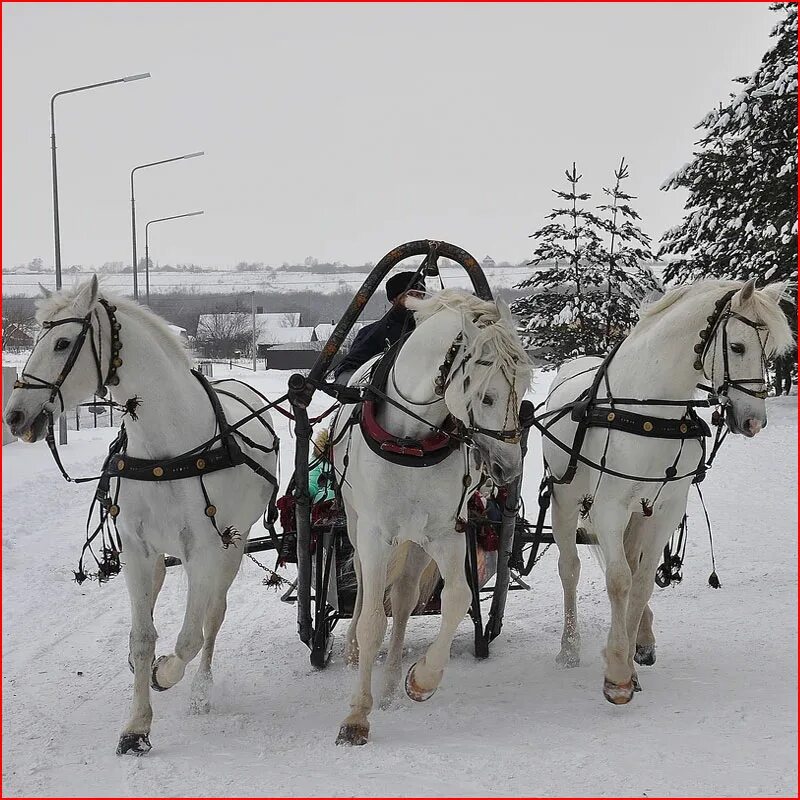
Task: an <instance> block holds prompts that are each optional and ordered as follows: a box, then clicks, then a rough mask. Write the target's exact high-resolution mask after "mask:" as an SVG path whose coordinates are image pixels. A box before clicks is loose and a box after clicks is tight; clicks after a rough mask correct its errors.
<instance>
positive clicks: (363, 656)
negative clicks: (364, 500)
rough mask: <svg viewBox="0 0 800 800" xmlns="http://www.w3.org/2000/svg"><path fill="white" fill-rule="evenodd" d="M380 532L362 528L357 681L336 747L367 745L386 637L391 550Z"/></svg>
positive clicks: (360, 537) (357, 631) (357, 626)
mask: <svg viewBox="0 0 800 800" xmlns="http://www.w3.org/2000/svg"><path fill="white" fill-rule="evenodd" d="M378 535H379V533H378V531H376V530H369V531H364V528H363V525H362V526H361V527H359V534H358V545H359V559H360V561H361V575H360V579H359V587H360V589H361V593H362V595H363V600H362V608H361V613H360V614H359V617H358V623H357V625H356V639H357V642H358V654H359V655H358V681H357V684H356V689H355V691H354V692H353V696H352V698H351V700H350V714H349V715H348V716H347V717H345V719H344V721H343V722H342V725H341V727H340V728H339V735H338V736H337V737H336V744H355V745H361V744H366V743H367V738H368V736H369V721H368V720H367V715H368V714H369V712H370V711H371V710H372V668H373V666H374V664H375V656H376V655H377V654H378V648H379V647H380V646H381V642H383V637H384V635H385V634H386V609H385V608H384V606H383V596H384V593H385V591H386V570H387V567H388V564H389V555H390V547H389V545H388V544H386V543H384V542H383V541H380V540H379V539H378Z"/></svg>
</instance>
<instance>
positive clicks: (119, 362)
mask: <svg viewBox="0 0 800 800" xmlns="http://www.w3.org/2000/svg"><path fill="white" fill-rule="evenodd" d="M111 363H112V364H113V365H114V366H115V367H121V366H122V359H121V358H115V359H114V360H113V361H112V362H111Z"/></svg>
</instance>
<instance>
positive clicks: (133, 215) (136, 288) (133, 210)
mask: <svg viewBox="0 0 800 800" xmlns="http://www.w3.org/2000/svg"><path fill="white" fill-rule="evenodd" d="M204 155H205V153H204V152H203V151H202V150H200V151H199V152H197V153H187V154H186V155H185V156H175V157H174V158H165V159H163V160H161V161H151V162H150V163H149V164H139V166H138V167H134V168H133V169H132V170H131V238H132V239H133V264H132V267H133V296H134V298H135V299H136V300H138V299H139V275H138V271H137V264H136V199H135V196H134V191H133V176H134V174H135V173H136V170H137V169H145V168H147V167H156V166H158V165H159V164H169V163H171V162H172V161H183V159H185V158H196V157H197V156H204Z"/></svg>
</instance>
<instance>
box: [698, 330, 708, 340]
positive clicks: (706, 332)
mask: <svg viewBox="0 0 800 800" xmlns="http://www.w3.org/2000/svg"><path fill="white" fill-rule="evenodd" d="M700 338H701V339H707V338H708V331H700Z"/></svg>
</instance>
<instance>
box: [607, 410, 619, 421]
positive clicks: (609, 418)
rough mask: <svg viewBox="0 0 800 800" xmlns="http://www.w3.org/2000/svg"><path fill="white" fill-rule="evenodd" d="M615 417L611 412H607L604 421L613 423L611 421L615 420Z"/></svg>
mask: <svg viewBox="0 0 800 800" xmlns="http://www.w3.org/2000/svg"><path fill="white" fill-rule="evenodd" d="M616 416H617V415H616V414H615V413H614V412H613V411H609V413H608V416H607V417H606V419H607V420H608V421H609V422H613V421H614V419H615V418H616Z"/></svg>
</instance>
